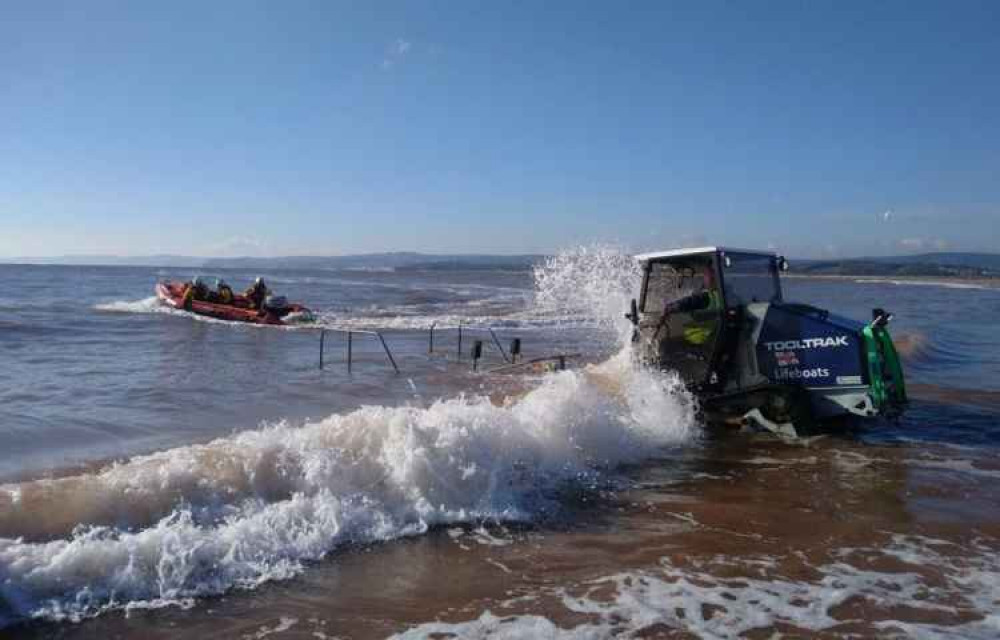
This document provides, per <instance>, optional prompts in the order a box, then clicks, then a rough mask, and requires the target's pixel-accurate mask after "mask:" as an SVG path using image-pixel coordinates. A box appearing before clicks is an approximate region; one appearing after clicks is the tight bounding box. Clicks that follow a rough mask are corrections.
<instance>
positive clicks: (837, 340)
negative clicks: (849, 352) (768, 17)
mask: <svg viewBox="0 0 1000 640" xmlns="http://www.w3.org/2000/svg"><path fill="white" fill-rule="evenodd" d="M764 346H766V347H767V350H768V351H795V350H798V349H831V348H839V347H846V346H848V344H847V336H830V337H829V338H806V339H804V340H786V341H784V342H765V343H764Z"/></svg>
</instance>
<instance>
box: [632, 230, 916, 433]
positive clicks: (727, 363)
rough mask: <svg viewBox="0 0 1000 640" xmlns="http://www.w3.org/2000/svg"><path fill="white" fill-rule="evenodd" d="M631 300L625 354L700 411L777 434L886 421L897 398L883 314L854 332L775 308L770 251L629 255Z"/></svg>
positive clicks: (900, 385)
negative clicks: (635, 273)
mask: <svg viewBox="0 0 1000 640" xmlns="http://www.w3.org/2000/svg"><path fill="white" fill-rule="evenodd" d="M636 258H637V260H639V262H640V264H641V265H642V284H641V288H640V292H639V298H638V299H637V300H633V301H632V308H631V310H630V312H629V313H628V314H627V316H628V317H629V319H630V320H631V321H632V323H633V325H634V327H635V331H634V334H633V342H634V345H635V348H634V350H633V353H634V354H635V355H636V356H637V358H638V359H639V360H640V361H641V362H642V363H643V364H645V365H647V366H653V367H656V368H661V369H669V370H672V371H675V372H677V374H678V375H679V376H680V378H681V380H682V381H683V382H685V383H686V384H687V386H688V387H689V388H690V389H691V390H693V391H694V392H695V393H697V394H698V396H699V398H700V399H701V400H702V407H703V408H704V409H706V411H713V410H714V411H717V412H719V413H721V414H724V415H726V416H728V417H734V416H735V417H742V418H744V419H749V418H748V417H752V418H753V419H754V420H756V422H758V423H760V424H764V426H765V428H767V429H770V430H775V431H783V432H785V433H787V432H789V431H790V430H792V431H794V430H793V428H792V427H791V426H789V425H790V424H791V422H792V420H793V415H792V414H796V415H798V416H799V418H798V419H796V421H797V422H801V421H802V419H801V416H803V415H806V414H808V415H810V416H814V417H833V416H838V415H847V414H851V415H855V416H861V417H872V416H877V415H894V414H896V413H898V411H899V410H901V408H902V406H903V405H904V404H905V402H906V392H905V386H904V382H903V374H902V368H901V367H900V364H899V358H898V356H897V354H896V350H895V348H894V347H893V344H892V340H891V338H890V337H889V334H888V330H887V328H886V327H887V325H888V323H889V320H890V319H891V317H892V316H891V314H889V313H887V312H885V311H884V310H882V309H873V311H872V321H871V323H870V324H864V323H861V322H858V321H855V320H852V319H849V318H844V317H842V316H837V315H835V314H832V313H830V312H829V311H827V310H825V309H819V308H817V307H813V306H811V305H808V304H798V303H789V302H786V301H785V300H784V299H783V297H782V292H781V281H780V278H779V273H780V272H781V271H784V270H786V269H787V268H788V263H787V261H786V260H785V259H784V258H783V257H780V256H777V255H775V254H774V253H770V252H764V251H752V250H744V249H729V248H724V247H701V248H695V249H677V250H672V251H662V252H657V253H647V254H642V255H639V256H636Z"/></svg>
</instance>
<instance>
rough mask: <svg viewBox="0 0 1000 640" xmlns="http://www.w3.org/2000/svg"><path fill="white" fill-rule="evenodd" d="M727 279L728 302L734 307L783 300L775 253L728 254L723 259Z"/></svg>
mask: <svg viewBox="0 0 1000 640" xmlns="http://www.w3.org/2000/svg"><path fill="white" fill-rule="evenodd" d="M723 278H724V282H725V289H726V304H727V305H728V306H730V307H734V306H739V305H744V304H750V303H753V302H777V301H779V300H781V286H780V285H779V284H778V266H777V261H776V259H775V258H774V256H769V255H754V254H745V253H727V254H726V260H725V261H723Z"/></svg>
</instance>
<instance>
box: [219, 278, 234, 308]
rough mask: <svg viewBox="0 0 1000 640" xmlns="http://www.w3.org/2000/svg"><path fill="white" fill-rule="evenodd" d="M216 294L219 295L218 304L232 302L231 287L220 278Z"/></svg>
mask: <svg viewBox="0 0 1000 640" xmlns="http://www.w3.org/2000/svg"><path fill="white" fill-rule="evenodd" d="M217 295H218V297H219V304H232V303H233V289H232V287H230V286H229V285H228V284H226V283H225V282H224V281H222V280H219V286H218V293H217Z"/></svg>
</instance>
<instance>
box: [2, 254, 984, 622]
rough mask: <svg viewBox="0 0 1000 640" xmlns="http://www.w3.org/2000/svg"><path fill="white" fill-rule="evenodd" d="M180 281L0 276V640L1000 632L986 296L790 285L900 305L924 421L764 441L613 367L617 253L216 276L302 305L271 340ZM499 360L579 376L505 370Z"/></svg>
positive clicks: (624, 357)
mask: <svg viewBox="0 0 1000 640" xmlns="http://www.w3.org/2000/svg"><path fill="white" fill-rule="evenodd" d="M193 275H195V272H194V271H191V270H168V269H156V268H114V267H73V268H69V267H39V266H30V267H29V266H10V265H5V266H0V281H2V282H3V285H4V286H3V291H2V293H0V352H2V354H3V358H4V359H3V364H4V366H3V368H2V370H0V406H2V407H3V412H2V418H0V441H2V442H3V447H2V448H0V481H2V482H3V484H2V485H0V628H2V630H0V633H6V634H8V635H11V636H12V637H19V636H20V637H33V636H48V635H53V634H58V635H60V637H106V636H109V635H117V636H134V637H144V638H145V637H192V636H198V635H217V634H222V635H223V636H232V637H261V638H262V637H267V636H272V635H273V636H278V637H311V638H320V637H330V638H332V637H385V636H388V635H393V634H396V635H399V636H401V637H438V636H435V634H455V635H457V636H462V637H465V636H468V637H527V636H533V635H534V636H542V637H572V638H577V637H581V638H582V637H611V636H617V635H626V636H627V635H631V636H634V637H650V636H655V635H656V634H660V635H663V636H665V637H669V636H670V634H672V633H679V632H688V633H691V634H694V635H696V636H700V637H737V636H739V635H740V634H743V633H748V632H752V631H755V630H756V631H757V632H764V633H765V634H770V633H787V634H791V635H796V634H798V635H809V634H813V633H820V632H823V633H827V634H829V635H832V636H836V635H845V636H849V635H852V634H854V635H862V636H864V635H890V636H891V635H893V634H895V635H909V636H919V637H949V636H954V635H962V636H966V637H995V636H996V634H997V629H998V627H997V624H998V618H997V615H996V612H997V610H998V606H1000V602H998V598H1000V594H998V592H997V587H996V585H997V584H998V581H1000V575H998V570H1000V562H998V561H997V559H996V558H997V555H996V552H997V550H998V548H1000V517H998V516H1000V513H998V507H997V505H998V504H1000V502H998V500H997V499H998V497H1000V495H998V494H1000V492H998V491H997V479H998V476H1000V465H997V463H996V462H995V455H996V450H997V446H998V444H1000V428H998V425H997V416H998V415H1000V399H998V398H1000V390H998V382H997V381H998V380H1000V350H998V349H997V348H996V342H995V339H994V336H993V331H992V328H991V323H990V321H989V318H991V317H992V314H993V312H996V311H997V310H998V307H1000V292H998V291H997V290H995V289H989V288H984V289H972V288H955V287H946V286H939V287H936V286H932V285H930V284H927V283H920V284H917V285H913V286H907V285H906V284H905V283H902V284H901V283H897V282H892V283H888V282H872V281H861V282H851V281H820V280H790V281H788V282H787V283H786V285H785V293H786V297H787V298H789V299H794V300H799V301H805V302H810V303H813V304H818V305H820V306H828V307H829V308H831V309H835V310H837V311H838V312H840V313H843V314H846V315H852V316H854V317H857V318H859V319H864V318H866V317H867V316H868V315H869V314H870V309H871V308H873V307H886V308H888V309H889V310H891V311H892V312H894V313H895V315H896V318H897V320H896V323H895V324H894V325H893V330H894V334H895V335H896V336H897V342H898V343H899V345H900V347H901V351H902V352H903V355H904V363H905V366H906V370H907V373H908V375H909V378H908V380H909V382H910V384H911V389H912V392H911V395H912V396H913V402H912V406H911V408H910V411H909V412H908V413H907V414H906V416H905V417H904V418H903V419H902V420H901V421H899V422H897V423H876V424H873V425H870V426H867V427H864V428H862V429H860V430H857V431H854V432H851V433H848V434H840V435H837V436H830V437H825V438H819V439H816V440H810V441H800V442H782V441H778V440H775V439H772V438H767V437H759V436H749V435H746V434H739V433H731V432H722V433H719V432H717V431H713V430H706V429H705V428H704V427H703V425H701V424H700V422H699V420H698V415H697V402H696V401H695V400H694V399H693V398H692V397H690V395H689V394H687V392H686V391H685V390H684V389H683V388H682V387H681V385H679V383H678V381H677V380H676V378H675V377H674V376H673V375H672V374H670V373H669V372H650V371H644V370H639V369H636V368H635V367H634V366H632V363H631V358H630V357H629V355H628V345H629V341H628V335H629V331H630V330H629V325H628V323H627V321H625V320H624V318H623V314H624V313H625V311H626V310H627V309H628V301H629V299H630V298H631V297H632V296H633V295H634V293H635V291H634V290H635V287H636V285H637V282H638V281H637V277H638V272H637V270H636V268H635V264H634V262H632V261H631V260H630V259H628V258H627V257H626V256H623V255H621V254H620V253H617V252H615V251H614V250H611V249H608V248H602V247H585V248H579V249H575V250H572V251H568V252H565V253H563V254H560V255H559V256H556V257H554V258H553V259H551V260H549V261H547V262H546V263H543V264H540V265H537V267H536V268H535V269H525V270H520V271H518V270H513V271H502V270H471V271H463V270H460V269H448V270H440V269H438V270H433V271H421V270H416V269H414V270H397V271H392V270H379V271H282V270H274V271H273V272H265V273H263V274H258V273H251V272H243V271H229V270H225V271H223V272H222V273H221V275H222V276H223V277H224V278H226V279H227V280H228V281H229V282H230V283H232V284H234V285H237V286H239V285H240V284H242V283H243V282H244V281H249V280H250V279H252V277H255V276H257V275H262V276H263V277H264V278H265V280H266V281H267V282H268V284H269V286H271V287H272V288H273V289H276V290H277V291H278V292H279V293H281V294H283V295H286V296H287V297H288V298H289V299H291V300H296V301H299V300H301V301H302V302H304V303H306V304H308V305H309V306H310V307H312V308H313V309H314V310H315V311H316V312H317V315H318V321H317V323H316V324H315V325H301V326H299V325H297V326H291V327H281V328H275V327H259V326H248V325H238V324H233V323H227V322H222V321H217V320H210V319H205V318H199V317H195V316H192V315H190V314H187V313H185V312H181V311H176V310H170V309H166V308H164V307H162V306H161V305H160V304H159V303H157V301H156V300H155V298H154V297H153V296H152V288H153V285H154V283H155V282H156V280H157V279H160V278H185V279H186V278H190V277H192V276H193ZM460 324H461V325H463V327H464V330H463V340H464V341H463V343H462V347H461V350H460V349H459V345H458V332H457V329H456V327H457V326H458V325H460ZM431 327H434V336H435V337H434V350H433V353H429V352H428V351H429V347H430V346H431V343H430V331H429V330H430V329H431ZM320 328H327V329H330V330H344V329H354V330H377V331H380V332H382V334H383V336H384V337H385V339H386V343H387V345H388V346H389V348H390V349H391V350H392V353H393V355H394V357H395V358H396V360H397V363H398V364H399V368H400V373H398V374H397V373H395V372H394V370H393V369H392V367H391V366H390V365H389V364H388V361H387V359H386V357H385V354H384V353H383V352H382V350H381V346H380V344H379V343H378V342H377V341H376V340H373V339H371V336H369V335H367V334H356V335H355V336H354V337H353V344H352V356H353V362H352V367H351V369H350V371H348V370H347V367H346V362H344V360H345V358H346V336H345V334H343V333H340V332H339V331H331V332H330V333H328V334H327V336H326V337H325V339H324V342H325V343H326V349H327V352H326V354H325V363H324V364H325V366H324V368H323V369H322V370H320V369H319V367H318V357H319V356H318V349H319V331H318V329H320ZM488 328H492V329H493V332H494V335H496V337H497V342H498V343H499V348H498V346H497V344H496V343H494V341H493V337H492V335H491V334H490V333H489V332H488ZM514 337H518V338H521V340H522V344H523V348H524V357H525V358H527V359H533V358H540V357H544V356H549V355H555V354H570V355H572V356H574V357H572V358H570V362H571V363H574V364H575V365H576V366H574V367H573V368H571V369H570V370H568V371H548V370H547V368H545V367H525V368H521V369H513V370H511V369H506V368H504V367H505V365H506V362H505V358H506V357H507V354H506V350H507V349H509V344H510V340H511V339H512V338H514ZM477 339H479V340H484V345H485V347H486V358H485V359H484V361H483V362H482V363H481V366H480V367H479V368H478V371H476V372H473V371H472V367H471V365H470V362H469V348H470V347H471V342H472V341H473V340H477ZM501 349H504V352H501Z"/></svg>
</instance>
